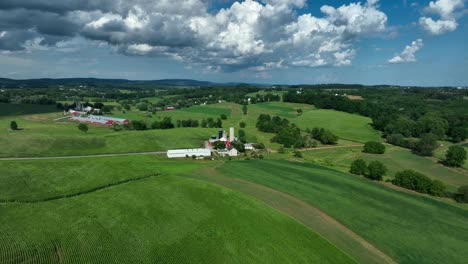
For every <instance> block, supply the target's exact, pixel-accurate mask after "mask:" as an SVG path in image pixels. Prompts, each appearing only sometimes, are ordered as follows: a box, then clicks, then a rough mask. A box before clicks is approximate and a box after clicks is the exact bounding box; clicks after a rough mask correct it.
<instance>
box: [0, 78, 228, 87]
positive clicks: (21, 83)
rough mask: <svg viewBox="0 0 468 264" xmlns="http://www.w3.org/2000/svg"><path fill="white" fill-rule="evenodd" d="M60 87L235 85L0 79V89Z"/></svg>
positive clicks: (198, 82)
mask: <svg viewBox="0 0 468 264" xmlns="http://www.w3.org/2000/svg"><path fill="white" fill-rule="evenodd" d="M60 85H67V86H70V85H87V86H97V85H135V86H142V85H159V86H175V87H177V86H190V87H197V86H199V87H208V86H213V85H227V86H230V85H235V84H220V83H214V82H207V81H198V80H192V79H161V80H147V81H146V80H145V81H133V80H127V79H98V78H59V79H52V78H40V79H26V80H15V79H7V78H0V87H5V88H9V87H11V88H15V87H25V88H27V87H31V88H33V87H34V88H45V87H49V86H60Z"/></svg>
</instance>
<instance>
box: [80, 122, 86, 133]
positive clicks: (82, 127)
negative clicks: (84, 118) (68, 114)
mask: <svg viewBox="0 0 468 264" xmlns="http://www.w3.org/2000/svg"><path fill="white" fill-rule="evenodd" d="M78 129H79V130H80V131H81V132H85V133H86V132H88V125H87V124H83V123H81V124H79V125H78Z"/></svg>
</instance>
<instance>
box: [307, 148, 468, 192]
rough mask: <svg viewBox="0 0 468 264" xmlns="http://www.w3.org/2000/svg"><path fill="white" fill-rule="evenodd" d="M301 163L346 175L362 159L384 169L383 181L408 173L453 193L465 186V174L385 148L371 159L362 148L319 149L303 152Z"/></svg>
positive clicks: (421, 158)
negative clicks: (444, 185)
mask: <svg viewBox="0 0 468 264" xmlns="http://www.w3.org/2000/svg"><path fill="white" fill-rule="evenodd" d="M303 156H304V159H305V160H307V161H309V162H313V163H318V164H321V165H324V166H327V167H333V168H335V169H337V170H340V171H343V172H348V171H349V168H350V166H351V162H353V161H354V160H356V159H358V158H362V159H364V160H365V161H367V162H370V161H374V160H377V161H380V162H382V163H383V164H385V166H386V167H387V168H388V172H387V175H386V176H387V177H386V178H389V179H392V178H393V177H394V176H395V173H397V172H399V171H402V170H405V169H412V170H415V171H418V172H420V173H423V174H425V175H426V176H428V177H430V178H432V179H437V180H440V181H442V182H444V183H445V184H446V185H447V187H448V189H449V190H450V191H456V190H457V189H458V188H459V187H460V186H462V185H468V171H466V170H456V169H452V168H447V167H445V166H443V165H441V164H438V163H437V162H436V161H434V160H432V159H430V158H426V157H421V156H418V155H415V154H413V153H411V151H410V150H408V149H404V148H400V147H395V146H388V145H387V151H386V153H385V154H382V155H374V154H367V153H363V152H362V147H350V148H340V149H320V150H311V151H305V152H303Z"/></svg>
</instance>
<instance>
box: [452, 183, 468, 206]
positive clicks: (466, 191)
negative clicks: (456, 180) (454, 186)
mask: <svg viewBox="0 0 468 264" xmlns="http://www.w3.org/2000/svg"><path fill="white" fill-rule="evenodd" d="M455 200H457V202H459V203H468V185H465V186H462V187H460V188H459V189H458V192H457V193H456V195H455Z"/></svg>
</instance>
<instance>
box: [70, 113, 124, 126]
mask: <svg viewBox="0 0 468 264" xmlns="http://www.w3.org/2000/svg"><path fill="white" fill-rule="evenodd" d="M70 120H73V121H78V122H81V123H91V124H98V125H113V124H121V125H122V124H127V123H129V122H130V121H129V120H128V119H123V118H115V117H108V116H94V115H89V116H85V117H81V116H72V117H70Z"/></svg>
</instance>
